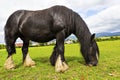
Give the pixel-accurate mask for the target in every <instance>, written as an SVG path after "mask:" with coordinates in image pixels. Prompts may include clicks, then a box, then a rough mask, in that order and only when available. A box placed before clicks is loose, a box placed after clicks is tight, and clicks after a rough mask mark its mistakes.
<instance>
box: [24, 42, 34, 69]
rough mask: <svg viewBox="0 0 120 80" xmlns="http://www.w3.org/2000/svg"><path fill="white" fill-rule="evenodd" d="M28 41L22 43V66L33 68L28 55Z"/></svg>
mask: <svg viewBox="0 0 120 80" xmlns="http://www.w3.org/2000/svg"><path fill="white" fill-rule="evenodd" d="M28 46H29V40H28V41H27V40H26V41H25V40H24V41H23V47H22V53H23V65H24V66H26V67H34V66H35V62H34V61H33V60H32V59H31V57H30V56H29V53H28Z"/></svg>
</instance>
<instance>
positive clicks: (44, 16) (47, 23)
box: [4, 6, 99, 72]
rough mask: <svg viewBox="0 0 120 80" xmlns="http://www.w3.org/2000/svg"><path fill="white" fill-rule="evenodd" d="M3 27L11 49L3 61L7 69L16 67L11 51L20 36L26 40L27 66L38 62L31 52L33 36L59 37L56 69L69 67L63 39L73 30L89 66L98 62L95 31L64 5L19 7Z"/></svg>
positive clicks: (54, 61)
mask: <svg viewBox="0 0 120 80" xmlns="http://www.w3.org/2000/svg"><path fill="white" fill-rule="evenodd" d="M4 31H5V42H6V49H7V52H8V57H7V60H6V62H5V65H4V67H5V68H6V69H13V68H15V65H14V62H13V59H12V55H13V53H16V50H15V42H16V39H17V38H20V39H21V40H22V41H23V46H22V54H23V64H24V66H35V62H34V61H33V60H32V59H31V58H30V56H29V54H28V47H29V41H30V40H32V41H36V42H48V41H50V40H53V39H56V44H55V47H54V50H53V52H52V55H51V57H50V62H51V64H52V65H53V66H55V71H56V72H64V71H66V70H67V69H68V68H69V67H68V65H67V64H66V60H65V57H64V40H65V38H67V37H68V36H69V35H71V34H74V35H75V36H76V37H77V38H78V40H79V42H80V44H81V53H82V55H83V57H84V59H85V62H86V64H87V65H90V66H96V65H97V64H98V56H99V49H98V46H97V43H96V41H95V39H94V38H95V34H93V35H91V33H90V31H89V29H88V27H87V25H86V23H85V22H84V21H83V19H82V18H81V17H80V16H79V15H78V14H77V13H76V12H74V11H73V10H71V9H69V8H67V7H65V6H53V7H50V8H48V9H44V10H38V11H29V10H18V11H16V12H14V13H13V14H12V15H11V16H10V17H9V18H8V20H7V22H6V25H5V28H4Z"/></svg>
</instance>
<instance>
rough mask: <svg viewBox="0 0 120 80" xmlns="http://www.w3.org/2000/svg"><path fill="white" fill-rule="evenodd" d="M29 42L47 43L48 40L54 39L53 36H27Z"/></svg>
mask: <svg viewBox="0 0 120 80" xmlns="http://www.w3.org/2000/svg"><path fill="white" fill-rule="evenodd" d="M29 38H30V40H32V41H35V42H48V41H50V40H53V39H54V38H55V35H54V34H51V33H49V34H32V35H31V36H29Z"/></svg>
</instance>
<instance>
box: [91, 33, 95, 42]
mask: <svg viewBox="0 0 120 80" xmlns="http://www.w3.org/2000/svg"><path fill="white" fill-rule="evenodd" d="M94 38H95V33H94V34H92V35H91V43H93V41H94Z"/></svg>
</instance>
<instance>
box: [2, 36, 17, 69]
mask: <svg viewBox="0 0 120 80" xmlns="http://www.w3.org/2000/svg"><path fill="white" fill-rule="evenodd" d="M5 40H6V49H7V52H8V57H7V59H6V61H5V64H4V68H5V69H14V68H15V64H14V62H13V59H12V55H13V54H14V53H16V50H15V44H14V43H15V40H16V39H13V38H9V37H8V36H6V38H5Z"/></svg>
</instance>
